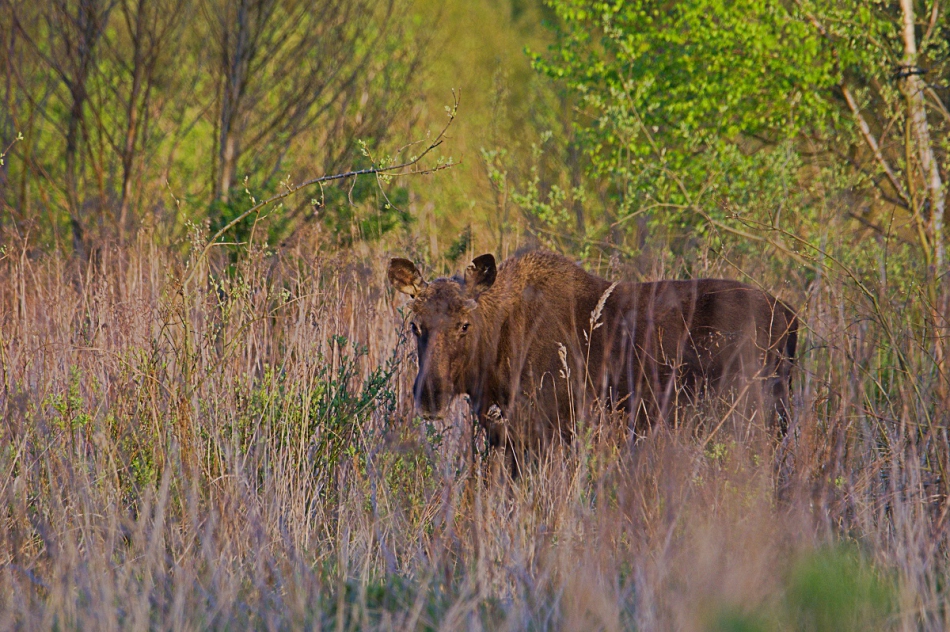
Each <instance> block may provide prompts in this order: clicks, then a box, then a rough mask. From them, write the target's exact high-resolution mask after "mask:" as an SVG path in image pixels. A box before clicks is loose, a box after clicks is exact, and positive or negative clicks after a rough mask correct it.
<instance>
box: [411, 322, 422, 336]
mask: <svg viewBox="0 0 950 632" xmlns="http://www.w3.org/2000/svg"><path fill="white" fill-rule="evenodd" d="M409 329H410V330H411V331H412V335H413V336H418V335H419V333H420V331H419V326H418V325H416V324H415V323H409Z"/></svg>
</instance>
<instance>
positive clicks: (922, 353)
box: [0, 236, 950, 631]
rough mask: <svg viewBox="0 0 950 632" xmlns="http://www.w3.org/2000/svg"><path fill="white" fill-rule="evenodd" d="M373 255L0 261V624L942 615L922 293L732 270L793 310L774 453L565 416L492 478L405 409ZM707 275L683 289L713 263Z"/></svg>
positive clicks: (574, 625) (398, 320) (939, 415)
mask: <svg viewBox="0 0 950 632" xmlns="http://www.w3.org/2000/svg"><path fill="white" fill-rule="evenodd" d="M399 254H402V253H399ZM387 261H388V253H386V252H381V251H376V250H374V249H372V248H363V249H356V250H354V251H352V252H350V253H348V254H321V252H320V249H319V248H317V247H313V246H312V245H306V244H302V245H301V246H299V247H297V248H289V249H287V250H283V251H280V252H278V253H270V252H264V251H261V250H255V249H249V250H248V251H246V252H242V253H241V254H239V255H234V256H233V258H229V255H228V254H225V253H223V252H220V251H216V250H212V253H211V256H210V257H206V258H202V257H198V256H197V255H189V256H184V255H181V254H179V253H178V251H177V250H174V251H173V250H168V249H163V248H159V247H157V246H154V245H152V242H151V241H150V240H149V239H148V238H147V237H145V236H142V237H140V239H139V241H138V243H136V244H133V245H132V246H130V247H129V248H128V249H121V250H120V249H110V248H102V249H101V250H99V251H98V252H97V253H96V254H95V255H94V256H93V257H92V258H91V259H90V260H88V261H80V260H79V259H77V258H75V257H69V256H65V255H58V254H38V253H34V252H32V251H29V249H28V248H26V247H25V246H22V245H17V244H12V243H11V244H8V245H7V246H6V249H5V252H4V255H3V258H2V260H0V380H2V387H0V414H2V418H3V423H2V425H0V503H2V505H0V506H2V510H0V511H2V513H0V516H2V520H3V525H2V528H0V628H2V629H10V628H18V629H29V630H32V629H58V630H64V629H83V630H93V629H102V630H111V629H146V628H154V629H175V630H182V629H185V630H187V629H205V628H226V629H232V630H239V629H245V628H249V627H253V628H261V629H324V630H365V629H382V630H389V629H392V630H408V629H442V630H459V629H475V630H478V629H483V630H506V629H511V630H521V629H530V630H548V629H558V630H560V629H564V630H596V629H604V630H619V629H638V630H735V631H739V630H875V629H895V630H914V629H925V630H945V629H948V627H950V605H948V601H950V586H948V584H950V575H948V569H950V563H948V551H950V530H948V509H950V504H948V495H947V493H948V479H947V473H946V470H947V469H948V467H950V459H948V454H950V453H948V434H947V427H948V418H950V397H948V389H947V384H948V382H947V379H946V377H943V378H941V377H940V374H939V367H941V366H942V356H941V353H942V342H941V341H940V339H939V336H940V335H943V334H944V333H945V332H944V330H942V329H938V328H936V327H935V326H934V321H933V317H932V316H933V313H935V312H934V310H933V309H931V308H928V307H926V306H927V305H928V301H927V299H926V298H925V296H924V295H922V294H919V293H915V292H916V290H914V289H912V288H911V289H908V290H907V291H906V292H902V291H899V288H896V287H895V286H894V285H893V284H892V282H891V281H890V280H888V279H887V278H885V277H884V276H882V277H881V278H879V279H877V280H875V278H874V276H873V275H868V276H867V277H864V276H862V277H859V278H855V277H851V276H850V275H849V274H846V273H844V272H842V271H840V270H838V271H837V272H834V273H832V272H833V271H834V269H833V268H832V267H828V268H826V270H828V271H829V272H827V273H825V274H823V275H822V274H820V275H817V276H815V277H813V278H811V279H809V280H808V282H807V283H806V282H804V281H802V282H799V281H796V280H791V281H788V282H780V277H779V275H777V274H775V273H773V272H770V269H769V268H766V267H764V266H762V267H756V264H754V263H752V264H750V265H749V266H748V267H747V268H746V269H747V271H748V273H749V275H750V276H751V278H754V279H755V280H757V281H758V282H761V283H762V284H763V286H764V287H766V288H767V289H770V290H772V291H774V292H775V293H776V294H777V295H779V296H780V297H782V298H784V299H785V300H787V301H788V302H789V303H790V304H792V305H796V306H800V308H801V313H800V316H801V320H802V322H803V328H802V338H801V341H800V344H799V349H800V354H799V364H798V367H797V369H796V373H795V377H794V391H793V405H794V418H793V423H792V432H791V434H790V436H789V437H788V439H787V440H786V441H785V443H784V444H783V445H782V446H779V447H778V448H777V449H776V448H775V447H774V446H772V445H770V444H769V442H768V441H764V440H762V439H761V438H756V435H755V434H754V433H749V432H747V429H748V425H747V424H746V422H745V420H743V419H741V418H738V417H737V416H733V417H734V418H727V419H724V420H721V419H716V418H708V419H699V420H697V419H695V418H693V419H687V420H685V421H684V422H683V423H680V424H677V425H676V426H675V427H672V426H663V427H659V428H656V429H654V430H653V431H652V432H651V433H649V434H648V435H647V436H645V437H640V438H637V437H635V436H631V435H630V434H629V432H628V431H627V429H626V428H625V427H624V425H623V424H622V423H620V422H619V421H618V420H617V419H615V418H613V417H612V416H611V415H610V414H607V413H602V414H599V415H598V414H590V415H585V414H584V413H583V411H581V412H580V413H579V414H581V415H582V417H583V418H582V427H583V432H582V436H581V437H580V438H579V439H578V440H577V441H576V442H575V443H573V444H572V445H570V446H567V447H561V448H555V449H554V450H552V452H551V453H550V454H549V455H547V456H546V458H542V459H541V460H540V462H538V463H536V464H534V465H533V466H531V467H529V468H528V469H527V471H526V472H525V474H524V476H523V477H522V478H521V479H519V480H517V481H515V482H511V481H504V480H499V477H498V476H497V474H496V472H497V467H495V466H496V465H497V464H495V463H492V458H491V456H489V455H486V454H485V450H484V446H483V442H480V441H479V439H480V437H478V436H476V437H475V439H476V441H475V442H474V445H473V442H472V440H471V421H470V420H469V418H468V417H467V415H466V410H465V405H464V403H463V402H459V403H458V404H456V405H455V407H454V408H453V414H452V416H450V417H449V418H448V419H446V420H444V421H443V422H431V423H427V422H423V421H421V420H420V419H418V417H416V416H414V414H413V412H412V401H411V382H412V379H413V377H414V374H415V364H414V358H413V352H414V348H413V347H414V343H412V341H411V340H410V339H409V338H408V337H407V335H406V329H405V327H404V324H403V323H404V321H403V316H402V315H401V312H400V310H401V309H403V307H404V302H403V300H402V299H400V298H396V297H394V296H393V295H392V293H391V291H390V290H389V288H388V286H387V285H386V283H385V265H386V263H387ZM592 265H593V264H592ZM718 265H721V264H707V265H706V268H705V269H701V270H693V273H694V274H696V275H700V274H709V275H727V276H732V277H735V276H736V272H735V271H734V270H732V269H729V268H720V267H718ZM665 273H666V274H669V275H678V274H682V271H681V270H678V269H670V270H666V271H665ZM793 277H794V275H793ZM790 278H792V277H790ZM796 278H797V277H796ZM859 279H860V284H859V283H857V281H858V280H859ZM862 288H863V289H862ZM942 300H943V301H944V303H943V305H944V306H945V301H946V297H944V299H942ZM939 305H940V303H938V304H937V305H933V304H931V307H933V308H934V309H936V307H939ZM922 306H923V307H922ZM938 311H939V310H938ZM942 313H947V310H946V309H945V308H944V309H943V311H942ZM720 422H723V423H720Z"/></svg>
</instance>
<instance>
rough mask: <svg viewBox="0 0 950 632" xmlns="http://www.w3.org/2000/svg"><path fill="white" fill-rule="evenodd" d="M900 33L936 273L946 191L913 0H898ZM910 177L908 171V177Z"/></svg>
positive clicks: (942, 253)
mask: <svg viewBox="0 0 950 632" xmlns="http://www.w3.org/2000/svg"><path fill="white" fill-rule="evenodd" d="M901 13H902V17H903V27H904V28H903V37H904V60H903V72H904V74H905V76H904V85H903V89H904V96H905V97H906V99H907V116H908V118H909V119H910V122H911V128H912V129H913V132H914V139H915V141H916V145H917V156H918V159H919V160H920V168H921V171H922V172H923V174H922V175H923V180H924V187H925V188H926V190H927V197H928V199H929V202H930V220H929V226H928V232H929V233H930V238H931V239H932V240H933V241H932V251H933V265H934V270H933V273H934V274H935V275H937V276H939V275H940V274H942V273H943V272H944V270H943V268H944V262H945V261H946V251H945V246H944V239H943V215H944V209H945V207H946V192H945V191H944V188H943V181H942V180H941V178H940V167H939V165H938V164H937V159H936V156H935V155H934V149H933V144H932V143H931V140H930V127H929V125H928V124H927V111H926V107H925V103H924V88H925V87H926V86H925V85H924V82H923V80H922V79H921V78H920V70H919V68H918V67H917V37H916V35H915V33H914V3H913V0H901ZM910 177H913V176H912V175H911V174H910V173H908V178H910Z"/></svg>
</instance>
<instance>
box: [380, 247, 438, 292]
mask: <svg viewBox="0 0 950 632" xmlns="http://www.w3.org/2000/svg"><path fill="white" fill-rule="evenodd" d="M386 276H388V277H389V283H390V284H392V286H393V287H394V288H396V289H397V290H398V291H400V292H402V293H403V294H408V295H409V296H411V297H412V298H415V297H416V296H418V295H419V292H421V291H422V290H424V289H425V288H426V285H428V284H427V283H426V282H425V280H424V279H423V278H422V275H421V274H419V271H418V270H417V269H416V265H415V264H414V263H413V262H411V261H409V260H408V259H400V258H399V257H395V258H393V259H390V261H389V271H388V272H387V273H386Z"/></svg>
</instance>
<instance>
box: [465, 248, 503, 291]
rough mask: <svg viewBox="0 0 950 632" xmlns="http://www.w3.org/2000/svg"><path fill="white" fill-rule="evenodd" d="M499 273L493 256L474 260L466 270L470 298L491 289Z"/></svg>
mask: <svg viewBox="0 0 950 632" xmlns="http://www.w3.org/2000/svg"><path fill="white" fill-rule="evenodd" d="M497 272H498V270H497V269H496V268H495V257H493V256H492V255H481V256H479V257H475V258H474V259H472V262H471V263H470V264H468V267H467V268H465V287H466V288H467V289H468V294H469V296H475V295H477V294H481V293H482V292H484V291H485V290H487V289H488V288H490V287H491V286H492V283H494V282H495V274H496V273H497Z"/></svg>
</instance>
